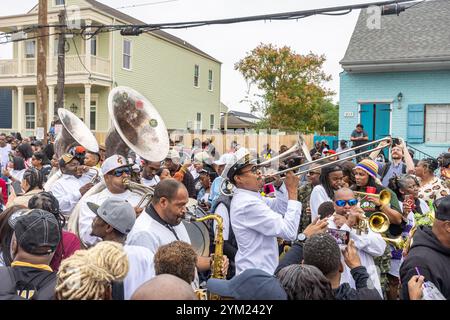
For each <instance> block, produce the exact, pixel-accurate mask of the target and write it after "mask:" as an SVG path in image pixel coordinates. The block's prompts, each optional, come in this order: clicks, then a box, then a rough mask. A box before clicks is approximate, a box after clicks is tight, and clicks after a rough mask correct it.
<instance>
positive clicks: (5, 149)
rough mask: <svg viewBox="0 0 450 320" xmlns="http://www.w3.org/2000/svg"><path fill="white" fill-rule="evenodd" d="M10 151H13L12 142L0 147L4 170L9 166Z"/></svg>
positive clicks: (1, 164)
mask: <svg viewBox="0 0 450 320" xmlns="http://www.w3.org/2000/svg"><path fill="white" fill-rule="evenodd" d="M10 152H11V145H10V144H8V143H7V144H6V146H4V147H0V166H1V169H2V170H3V169H5V168H7V167H8V162H9V153H10Z"/></svg>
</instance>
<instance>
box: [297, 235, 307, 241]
mask: <svg viewBox="0 0 450 320" xmlns="http://www.w3.org/2000/svg"><path fill="white" fill-rule="evenodd" d="M306 239H308V237H307V236H306V234H304V233H299V234H298V236H297V242H298V243H304V242H305V241H306Z"/></svg>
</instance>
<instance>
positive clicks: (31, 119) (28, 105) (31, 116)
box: [25, 101, 36, 129]
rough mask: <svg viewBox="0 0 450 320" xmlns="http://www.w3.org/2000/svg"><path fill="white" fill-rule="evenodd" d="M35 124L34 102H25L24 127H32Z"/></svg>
mask: <svg viewBox="0 0 450 320" xmlns="http://www.w3.org/2000/svg"><path fill="white" fill-rule="evenodd" d="M35 124H36V109H35V103H34V102H31V101H30V102H25V128H26V129H34V127H35Z"/></svg>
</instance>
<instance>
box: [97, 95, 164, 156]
mask: <svg viewBox="0 0 450 320" xmlns="http://www.w3.org/2000/svg"><path fill="white" fill-rule="evenodd" d="M108 111H109V114H110V116H111V121H112V126H111V130H110V132H109V133H108V136H107V138H106V142H105V144H106V156H107V157H110V156H112V155H113V154H120V155H123V156H124V157H125V158H128V153H129V151H130V150H132V151H134V152H135V153H136V154H137V155H139V156H140V157H141V158H143V159H145V160H148V161H162V160H164V159H165V158H166V156H167V154H168V153H169V134H168V132H167V128H166V125H165V124H164V121H163V119H162V117H161V116H160V115H159V113H158V111H157V110H156V108H155V107H154V106H153V104H152V103H151V102H150V101H148V100H147V98H145V97H144V96H143V95H142V94H140V93H139V92H137V91H135V90H133V89H131V88H128V87H117V88H114V89H113V90H112V91H111V92H110V94H109V98H108Z"/></svg>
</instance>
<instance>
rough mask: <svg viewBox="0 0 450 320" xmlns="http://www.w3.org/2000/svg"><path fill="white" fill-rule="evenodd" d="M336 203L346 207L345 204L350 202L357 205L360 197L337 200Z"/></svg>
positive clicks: (351, 204) (350, 204)
mask: <svg viewBox="0 0 450 320" xmlns="http://www.w3.org/2000/svg"><path fill="white" fill-rule="evenodd" d="M335 203H336V205H337V206H338V207H345V204H346V203H348V205H349V206H350V207H353V206H356V205H357V204H358V199H350V200H336V202H335Z"/></svg>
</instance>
